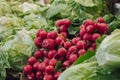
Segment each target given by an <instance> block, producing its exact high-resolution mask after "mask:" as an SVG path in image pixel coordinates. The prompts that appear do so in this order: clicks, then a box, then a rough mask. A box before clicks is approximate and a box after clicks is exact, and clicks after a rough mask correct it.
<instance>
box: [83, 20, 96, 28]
mask: <svg viewBox="0 0 120 80" xmlns="http://www.w3.org/2000/svg"><path fill="white" fill-rule="evenodd" d="M84 25H85V28H86V27H87V26H88V25H94V21H93V20H90V19H88V20H85V21H84Z"/></svg>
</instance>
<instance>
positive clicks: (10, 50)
mask: <svg viewBox="0 0 120 80" xmlns="http://www.w3.org/2000/svg"><path fill="white" fill-rule="evenodd" d="M0 49H1V50H3V52H4V53H5V54H6V53H7V55H8V62H9V64H10V66H11V68H12V69H13V70H16V71H21V70H22V68H23V66H24V65H25V64H26V63H27V59H28V57H29V56H31V55H32V53H33V52H34V50H35V46H34V44H33V40H32V38H31V36H30V35H29V34H28V32H27V31H26V30H21V31H18V32H17V34H16V35H15V36H13V37H10V38H8V39H6V41H5V42H3V43H1V47H0Z"/></svg>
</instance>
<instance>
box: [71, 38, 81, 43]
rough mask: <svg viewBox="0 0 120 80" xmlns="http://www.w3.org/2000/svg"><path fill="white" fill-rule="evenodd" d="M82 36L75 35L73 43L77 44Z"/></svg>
mask: <svg viewBox="0 0 120 80" xmlns="http://www.w3.org/2000/svg"><path fill="white" fill-rule="evenodd" d="M80 40H81V38H80V37H75V38H73V39H72V44H77V42H78V41H80Z"/></svg>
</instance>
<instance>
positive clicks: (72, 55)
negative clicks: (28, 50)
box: [69, 54, 77, 64]
mask: <svg viewBox="0 0 120 80" xmlns="http://www.w3.org/2000/svg"><path fill="white" fill-rule="evenodd" d="M76 59H77V54H71V55H70V57H69V62H70V63H71V64H72V63H73V62H75V60H76Z"/></svg>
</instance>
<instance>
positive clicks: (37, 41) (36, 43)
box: [34, 37, 42, 48]
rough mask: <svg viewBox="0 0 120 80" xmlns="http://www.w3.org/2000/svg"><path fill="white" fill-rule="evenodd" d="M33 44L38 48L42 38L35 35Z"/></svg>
mask: <svg viewBox="0 0 120 80" xmlns="http://www.w3.org/2000/svg"><path fill="white" fill-rule="evenodd" d="M34 44H35V45H36V47H37V48H40V47H41V45H42V39H41V38H40V37H36V38H35V39H34Z"/></svg>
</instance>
